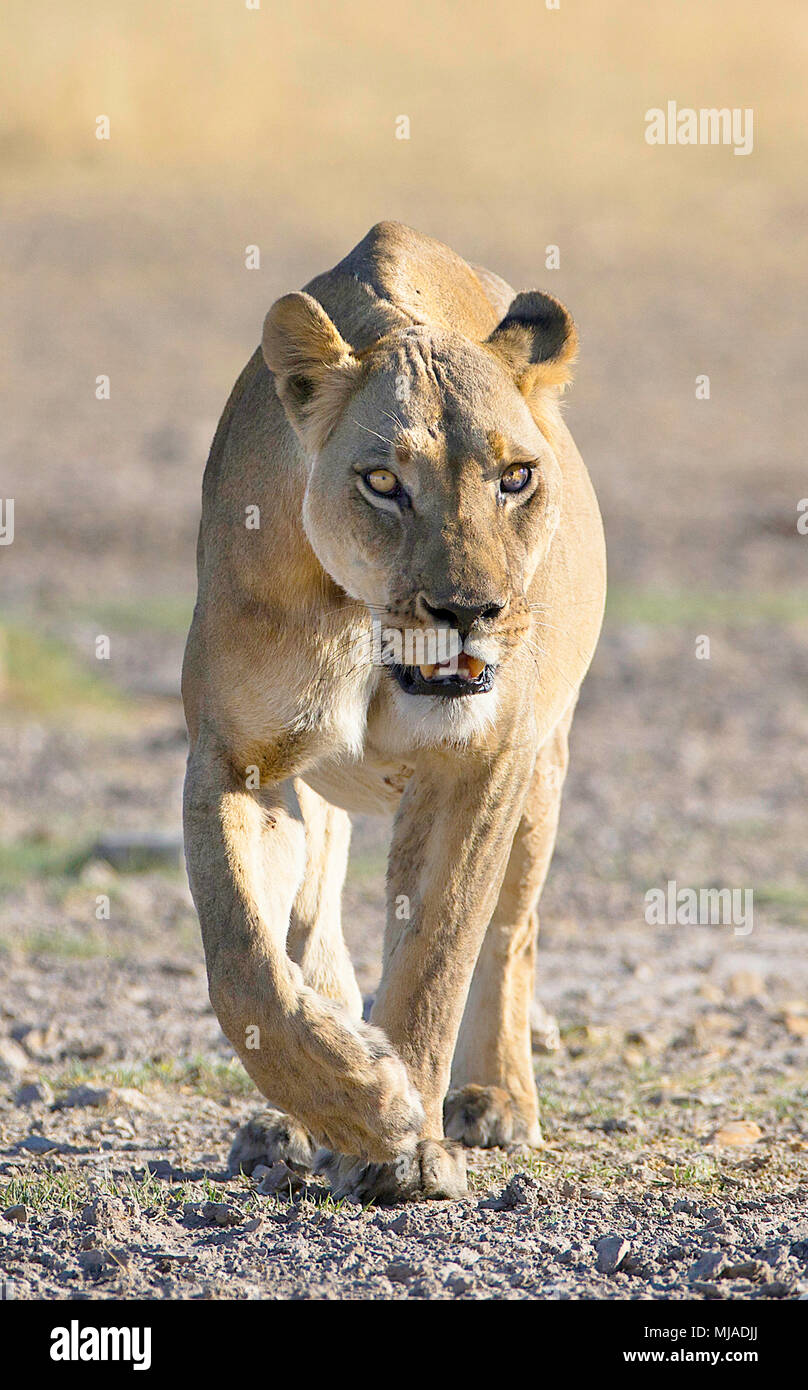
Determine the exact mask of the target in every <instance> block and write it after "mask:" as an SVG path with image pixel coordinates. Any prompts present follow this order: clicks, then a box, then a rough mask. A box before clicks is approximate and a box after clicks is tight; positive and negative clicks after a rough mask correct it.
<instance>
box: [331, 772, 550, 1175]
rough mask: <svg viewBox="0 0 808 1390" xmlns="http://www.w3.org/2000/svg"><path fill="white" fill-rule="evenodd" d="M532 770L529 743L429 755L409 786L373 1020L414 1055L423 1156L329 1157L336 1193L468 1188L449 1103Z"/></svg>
mask: <svg viewBox="0 0 808 1390" xmlns="http://www.w3.org/2000/svg"><path fill="white" fill-rule="evenodd" d="M531 771H532V755H531V754H530V753H529V752H527V753H526V752H525V750H524V749H520V750H519V751H518V752H517V751H515V750H508V751H507V752H504V753H500V754H498V755H496V757H495V758H494V759H493V761H492V762H489V761H488V760H487V759H482V758H480V759H477V758H471V757H469V756H468V755H467V754H462V753H458V754H457V755H450V754H436V753H431V754H429V755H426V754H425V755H424V756H423V758H422V759H421V760H420V765H418V766H417V767H416V771H415V774H414V776H413V777H412V779H411V781H410V783H409V785H408V787H407V790H406V791H405V793H404V795H403V797H402V802H401V805H400V808H399V812H398V815H397V818H396V823H395V828H394V832H393V841H392V845H391V852H390V865H389V870H388V923H387V931H386V936H385V948H384V966H383V973H382V980H381V984H380V986H379V991H378V994H377V996H376V1001H375V1003H374V1006H373V1012H372V1014H371V1022H372V1023H374V1024H375V1025H377V1026H378V1027H380V1028H381V1029H382V1030H383V1031H384V1033H385V1034H386V1035H387V1037H388V1038H389V1039H390V1041H391V1043H392V1044H393V1046H394V1048H395V1049H396V1053H397V1055H398V1056H399V1057H401V1058H402V1060H403V1061H404V1062H405V1063H406V1066H407V1070H408V1072H409V1075H410V1077H411V1079H412V1081H413V1083H414V1085H415V1086H416V1087H417V1089H418V1092H419V1094H420V1096H421V1100H422V1103H423V1106H424V1112H425V1120H424V1126H423V1129H422V1133H421V1142H420V1144H419V1145H418V1148H417V1150H416V1153H415V1154H414V1155H411V1154H406V1155H403V1156H402V1157H401V1158H400V1159H399V1160H398V1161H396V1162H393V1163H387V1164H380V1165H368V1164H357V1162H356V1160H354V1159H353V1158H351V1157H349V1156H337V1157H334V1156H327V1157H325V1159H323V1158H321V1160H320V1167H321V1169H324V1171H326V1172H327V1173H328V1176H329V1178H330V1180H331V1182H332V1186H334V1189H335V1191H337V1192H339V1193H340V1194H341V1195H350V1196H354V1197H356V1198H358V1199H360V1200H362V1201H368V1200H376V1201H380V1202H393V1201H402V1200H407V1199H412V1198H418V1197H446V1198H453V1197H458V1196H461V1195H462V1194H463V1193H464V1192H465V1190H466V1177H465V1159H464V1156H463V1151H462V1146H460V1145H457V1144H453V1143H451V1142H449V1143H447V1142H446V1141H445V1140H444V1132H443V1100H444V1096H445V1094H446V1090H447V1087H448V1085H449V1077H450V1071H451V1063H452V1054H453V1051H454V1046H455V1041H456V1039H457V1034H458V1030H459V1028H460V1021H461V1018H462V1016H463V1008H464V1005H465V1002H466V996H467V993H468V988H469V983H470V981H471V977H472V973H473V971H474V965H475V961H476V959H477V955H478V952H479V949H480V945H481V942H482V940H483V937H484V935H485V930H486V927H487V925H488V922H489V920H490V918H491V914H492V912H493V909H494V906H495V903H496V900H497V895H498V893H499V889H500V885H501V883H502V878H503V875H504V872H505V867H506V864H507V861H508V854H509V851H510V847H511V843H512V840H513V836H514V832H515V830H516V826H517V824H518V822H519V818H520V814H521V809H522V803H523V801H524V796H525V792H526V789H527V785H528V783H529V779H530V774H531Z"/></svg>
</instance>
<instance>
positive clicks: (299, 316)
mask: <svg viewBox="0 0 808 1390" xmlns="http://www.w3.org/2000/svg"><path fill="white" fill-rule="evenodd" d="M261 347H262V351H263V354H264V361H265V362H266V364H267V366H268V367H269V369H270V371H271V372H272V373H273V375H274V377H275V387H276V390H277V392H278V395H279V397H280V399H281V401H282V402H283V408H284V410H285V411H286V414H287V416H288V418H289V421H290V423H291V425H292V426H293V427H294V429H295V430H296V431H297V433H298V434H299V436H300V438H301V439H302V441H303V443H304V444H305V445H307V447H309V448H312V449H314V450H317V449H321V448H322V446H323V444H324V443H325V441H326V439H327V438H328V436H329V434H330V433H331V431H332V429H333V428H334V425H335V424H336V423H337V419H338V418H339V415H340V412H341V410H342V408H343V406H344V405H345V403H346V401H347V399H348V397H349V395H350V394H351V392H352V391H353V390H354V389H355V387H356V386H357V385H358V383H359V378H360V376H361V374H362V367H361V365H360V363H359V362H358V361H357V359H356V358H355V357H354V354H353V351H352V350H351V348H350V346H349V344H348V343H346V342H345V339H344V338H342V337H341V336H340V334H339V333H338V332H337V329H336V328H335V327H334V325H333V323H332V322H331V320H330V318H329V317H328V314H327V313H326V312H325V309H324V308H323V307H322V305H321V304H318V302H317V300H316V299H313V298H312V296H311V295H310V294H304V293H303V292H302V291H301V292H299V293H295V294H285V295H284V296H283V298H282V299H279V300H278V301H277V303H275V304H273V306H272V308H271V309H270V311H269V313H268V314H267V316H266V319H265V320H264V336H263V339H262V343H261Z"/></svg>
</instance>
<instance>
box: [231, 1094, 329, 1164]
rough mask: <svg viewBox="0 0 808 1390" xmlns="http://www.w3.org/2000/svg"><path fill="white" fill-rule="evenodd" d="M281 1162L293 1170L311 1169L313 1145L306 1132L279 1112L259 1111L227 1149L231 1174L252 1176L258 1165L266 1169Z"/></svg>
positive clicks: (302, 1127) (287, 1116)
mask: <svg viewBox="0 0 808 1390" xmlns="http://www.w3.org/2000/svg"><path fill="white" fill-rule="evenodd" d="M281 1159H282V1160H283V1162H284V1163H286V1164H288V1165H289V1166H290V1167H293V1168H304V1169H308V1168H311V1166H312V1163H313V1161H314V1144H313V1142H312V1139H311V1136H310V1134H309V1132H308V1130H307V1129H305V1128H304V1126H303V1125H302V1124H300V1122H299V1121H298V1120H294V1119H292V1117H291V1115H284V1114H283V1113H282V1112H281V1111H280V1110H261V1111H259V1112H258V1114H256V1115H253V1116H252V1118H251V1119H249V1120H248V1121H247V1123H246V1124H244V1125H242V1126H241V1129H240V1130H239V1131H238V1133H237V1134H236V1137H235V1139H234V1140H233V1144H232V1147H231V1149H230V1155H229V1158H228V1161H227V1162H228V1168H229V1170H230V1172H231V1173H247V1174H248V1175H249V1174H250V1173H252V1171H253V1169H254V1168H256V1167H257V1166H258V1164H259V1163H264V1164H266V1166H267V1167H268V1168H271V1167H272V1164H273V1163H277V1162H278V1161H279V1160H281Z"/></svg>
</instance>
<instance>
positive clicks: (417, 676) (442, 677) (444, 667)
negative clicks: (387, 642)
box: [390, 652, 494, 699]
mask: <svg viewBox="0 0 808 1390" xmlns="http://www.w3.org/2000/svg"><path fill="white" fill-rule="evenodd" d="M390 670H391V671H392V673H393V675H394V676H395V678H396V680H397V681H398V683H399V685H400V686H401V689H402V690H403V691H404V692H405V693H406V694H407V695H445V696H449V697H450V698H452V699H454V698H456V697H457V696H459V695H484V694H485V692H486V691H487V690H490V689H491V687H492V686H493V684H494V668H493V666H488V665H486V663H485V662H484V661H481V660H480V659H479V657H476V656H467V655H466V653H465V652H461V653H460V655H459V656H458V657H456V658H455V660H454V661H443V662H439V663H438V664H437V665H434V666H432V665H426V666H397V665H393V666H391V667H390Z"/></svg>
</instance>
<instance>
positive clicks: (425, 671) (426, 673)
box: [418, 666, 435, 681]
mask: <svg viewBox="0 0 808 1390" xmlns="http://www.w3.org/2000/svg"><path fill="white" fill-rule="evenodd" d="M418 670H419V671H420V672H421V675H422V676H423V678H424V680H425V681H431V679H432V677H433V676H434V674H435V667H434V666H419V667H418Z"/></svg>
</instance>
